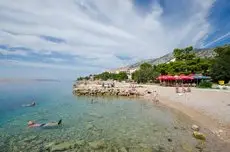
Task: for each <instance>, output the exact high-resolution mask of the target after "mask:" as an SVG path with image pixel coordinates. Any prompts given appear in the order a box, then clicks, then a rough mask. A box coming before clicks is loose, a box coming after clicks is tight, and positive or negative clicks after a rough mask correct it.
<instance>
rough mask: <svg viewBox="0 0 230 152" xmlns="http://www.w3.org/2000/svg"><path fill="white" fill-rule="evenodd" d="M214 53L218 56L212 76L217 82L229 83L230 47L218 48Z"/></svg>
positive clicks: (215, 59) (212, 69)
mask: <svg viewBox="0 0 230 152" xmlns="http://www.w3.org/2000/svg"><path fill="white" fill-rule="evenodd" d="M214 51H215V53H216V56H215V58H214V62H213V65H212V68H211V73H210V75H211V77H212V79H213V80H214V81H215V82H217V81H218V80H224V81H225V82H226V83H227V82H229V80H230V45H227V46H223V47H218V48H216V49H215V50H214Z"/></svg>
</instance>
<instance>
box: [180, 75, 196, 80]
mask: <svg viewBox="0 0 230 152" xmlns="http://www.w3.org/2000/svg"><path fill="white" fill-rule="evenodd" d="M179 78H180V79H181V80H193V79H194V78H193V77H192V76H188V75H183V74H182V75H180V76H179Z"/></svg>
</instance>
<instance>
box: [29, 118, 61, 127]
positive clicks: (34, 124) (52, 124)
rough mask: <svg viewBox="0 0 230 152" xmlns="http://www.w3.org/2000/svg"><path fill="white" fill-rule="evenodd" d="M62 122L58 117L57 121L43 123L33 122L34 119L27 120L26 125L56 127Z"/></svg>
mask: <svg viewBox="0 0 230 152" xmlns="http://www.w3.org/2000/svg"><path fill="white" fill-rule="evenodd" d="M61 124H62V120H61V119H60V120H59V121H58V122H48V123H43V124H39V123H35V122H34V121H29V122H28V127H29V128H36V127H42V128H45V127H56V126H59V125H61Z"/></svg>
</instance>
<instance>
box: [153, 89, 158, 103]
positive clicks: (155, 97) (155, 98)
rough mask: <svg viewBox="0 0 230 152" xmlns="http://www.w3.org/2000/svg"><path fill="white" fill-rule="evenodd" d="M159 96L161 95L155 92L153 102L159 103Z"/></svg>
mask: <svg viewBox="0 0 230 152" xmlns="http://www.w3.org/2000/svg"><path fill="white" fill-rule="evenodd" d="M158 96H159V95H158V93H157V91H153V102H155V103H159V99H158Z"/></svg>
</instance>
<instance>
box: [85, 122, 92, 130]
mask: <svg viewBox="0 0 230 152" xmlns="http://www.w3.org/2000/svg"><path fill="white" fill-rule="evenodd" d="M93 128H94V126H93V124H91V123H89V124H87V126H86V129H87V130H91V129H93Z"/></svg>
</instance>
